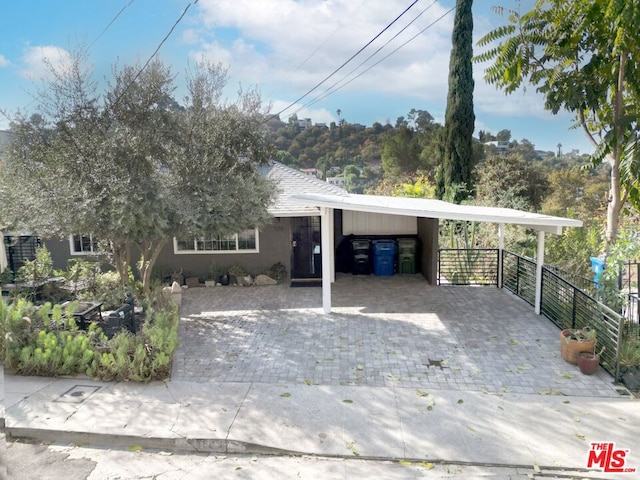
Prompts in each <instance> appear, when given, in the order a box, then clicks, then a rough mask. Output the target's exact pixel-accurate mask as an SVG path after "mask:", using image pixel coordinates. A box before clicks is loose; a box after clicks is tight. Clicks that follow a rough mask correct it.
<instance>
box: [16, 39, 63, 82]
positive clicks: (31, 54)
mask: <svg viewBox="0 0 640 480" xmlns="http://www.w3.org/2000/svg"><path fill="white" fill-rule="evenodd" d="M22 61H23V63H24V68H23V70H22V72H21V73H22V75H23V76H24V77H26V78H29V79H31V80H35V81H40V80H49V79H51V77H52V75H53V73H52V70H53V71H54V72H56V73H57V74H59V75H64V74H65V73H66V72H67V71H68V70H69V69H70V68H71V64H72V60H71V55H70V54H69V52H68V51H66V50H65V49H64V48H61V47H57V46H55V45H40V46H35V47H29V48H28V49H27V50H26V51H25V53H24V56H23V59H22Z"/></svg>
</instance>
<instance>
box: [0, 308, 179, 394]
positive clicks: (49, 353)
mask: <svg viewBox="0 0 640 480" xmlns="http://www.w3.org/2000/svg"><path fill="white" fill-rule="evenodd" d="M154 305H155V308H154V309H146V311H145V314H144V315H142V314H140V313H138V314H136V315H135V316H134V329H135V332H136V333H135V334H133V333H132V332H130V331H128V329H127V328H123V327H125V326H124V325H123V321H122V319H120V318H117V317H116V318H113V317H112V318H109V316H108V315H105V316H103V319H102V320H101V321H99V322H91V323H90V324H89V325H88V326H87V328H86V329H81V328H79V326H78V324H77V323H76V320H75V319H74V313H75V312H76V311H77V309H78V302H72V303H70V304H68V305H66V307H65V308H63V307H62V306H61V305H52V304H50V303H47V304H44V305H41V306H35V305H33V304H32V303H31V302H29V301H28V300H26V299H21V298H18V299H15V300H14V301H13V302H12V303H10V304H7V303H5V302H4V301H2V302H0V360H1V361H2V363H3V364H4V366H5V369H6V370H7V371H8V372H12V373H16V374H22V375H42V376H54V377H55V376H59V375H76V374H85V375H88V376H90V377H92V378H95V379H97V380H135V381H142V382H147V381H151V380H163V379H166V378H167V377H168V376H169V374H170V372H171V363H172V360H173V353H174V351H175V348H176V347H177V345H178V319H179V317H178V310H177V307H176V305H175V304H173V302H170V301H162V299H161V298H160V299H159V301H157V302H155V303H154ZM127 323H129V322H127ZM129 326H130V325H129Z"/></svg>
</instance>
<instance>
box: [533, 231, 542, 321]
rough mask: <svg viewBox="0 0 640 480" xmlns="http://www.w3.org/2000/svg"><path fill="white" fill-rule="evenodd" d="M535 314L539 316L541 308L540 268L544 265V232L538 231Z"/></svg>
mask: <svg viewBox="0 0 640 480" xmlns="http://www.w3.org/2000/svg"><path fill="white" fill-rule="evenodd" d="M536 256H537V260H536V305H535V308H536V313H537V314H538V315H540V311H541V306H542V266H543V265H544V232H543V231H542V230H538V251H537V252H536Z"/></svg>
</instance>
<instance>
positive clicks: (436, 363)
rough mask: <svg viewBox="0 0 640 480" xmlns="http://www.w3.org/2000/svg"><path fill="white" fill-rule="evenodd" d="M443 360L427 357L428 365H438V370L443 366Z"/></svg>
mask: <svg viewBox="0 0 640 480" xmlns="http://www.w3.org/2000/svg"><path fill="white" fill-rule="evenodd" d="M443 361H444V360H431V359H429V364H428V366H429V367H440V370H442V368H443V367H444V365H442V362H443Z"/></svg>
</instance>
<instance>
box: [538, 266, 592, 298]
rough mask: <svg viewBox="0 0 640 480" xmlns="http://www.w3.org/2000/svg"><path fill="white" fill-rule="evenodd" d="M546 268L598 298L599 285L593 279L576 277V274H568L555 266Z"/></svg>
mask: <svg viewBox="0 0 640 480" xmlns="http://www.w3.org/2000/svg"><path fill="white" fill-rule="evenodd" d="M544 268H546V269H547V270H549V271H551V272H553V273H555V274H556V275H558V276H559V277H561V278H563V279H564V280H566V281H568V282H569V283H571V284H572V285H575V286H576V287H578V288H579V289H580V290H582V291H583V292H586V293H588V294H589V295H591V296H592V297H595V296H596V292H597V290H598V284H597V283H596V282H595V280H594V279H593V278H586V277H583V276H581V275H576V274H575V273H571V272H568V271H567V270H563V269H561V268H558V267H556V266H554V265H545V266H544Z"/></svg>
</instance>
